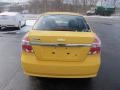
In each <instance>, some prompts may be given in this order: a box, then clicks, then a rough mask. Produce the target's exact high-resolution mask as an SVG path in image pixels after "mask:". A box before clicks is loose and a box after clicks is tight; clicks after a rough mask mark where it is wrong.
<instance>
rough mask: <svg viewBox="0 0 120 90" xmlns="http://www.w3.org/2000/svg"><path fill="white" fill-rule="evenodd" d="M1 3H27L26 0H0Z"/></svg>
mask: <svg viewBox="0 0 120 90" xmlns="http://www.w3.org/2000/svg"><path fill="white" fill-rule="evenodd" d="M0 1H2V2H25V1H28V0H0Z"/></svg>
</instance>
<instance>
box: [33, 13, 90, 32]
mask: <svg viewBox="0 0 120 90" xmlns="http://www.w3.org/2000/svg"><path fill="white" fill-rule="evenodd" d="M33 29H35V30H43V31H80V32H84V31H88V28H87V23H86V21H85V20H84V18H83V17H82V16H74V15H45V16H41V17H40V19H39V20H38V21H37V22H36V24H35V25H34V27H33Z"/></svg>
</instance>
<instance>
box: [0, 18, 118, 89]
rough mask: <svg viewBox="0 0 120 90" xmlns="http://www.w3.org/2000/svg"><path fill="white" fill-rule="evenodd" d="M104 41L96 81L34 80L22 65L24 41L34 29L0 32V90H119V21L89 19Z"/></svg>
mask: <svg viewBox="0 0 120 90" xmlns="http://www.w3.org/2000/svg"><path fill="white" fill-rule="evenodd" d="M88 21H89V23H90V24H91V26H92V28H94V31H95V32H96V33H97V34H98V36H99V37H100V38H101V41H102V57H101V59H102V64H101V68H100V71H99V73H98V76H97V77H96V78H93V79H91V80H90V79H50V78H33V77H29V76H26V75H24V74H23V71H22V69H21V65H20V51H21V47H20V45H21V39H22V37H23V36H24V34H25V33H26V32H27V31H29V29H30V28H31V26H26V27H23V28H22V30H21V31H16V32H17V33H10V32H0V90H120V70H119V69H120V21H119V20H114V19H113V20H111V19H93V18H92V19H88Z"/></svg>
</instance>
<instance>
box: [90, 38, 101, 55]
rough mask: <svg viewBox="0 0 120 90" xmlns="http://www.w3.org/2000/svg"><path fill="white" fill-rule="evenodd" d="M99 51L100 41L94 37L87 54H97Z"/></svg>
mask: <svg viewBox="0 0 120 90" xmlns="http://www.w3.org/2000/svg"><path fill="white" fill-rule="evenodd" d="M100 51H101V41H100V39H99V38H98V37H97V36H96V38H95V41H94V42H93V43H92V47H91V48H90V51H89V54H90V55H93V54H99V53H100Z"/></svg>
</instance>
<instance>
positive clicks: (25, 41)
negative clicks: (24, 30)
mask: <svg viewBox="0 0 120 90" xmlns="http://www.w3.org/2000/svg"><path fill="white" fill-rule="evenodd" d="M22 50H23V51H25V52H28V53H32V52H33V48H32V46H31V45H30V40H29V38H28V37H27V36H25V37H24V38H23V40H22Z"/></svg>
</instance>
